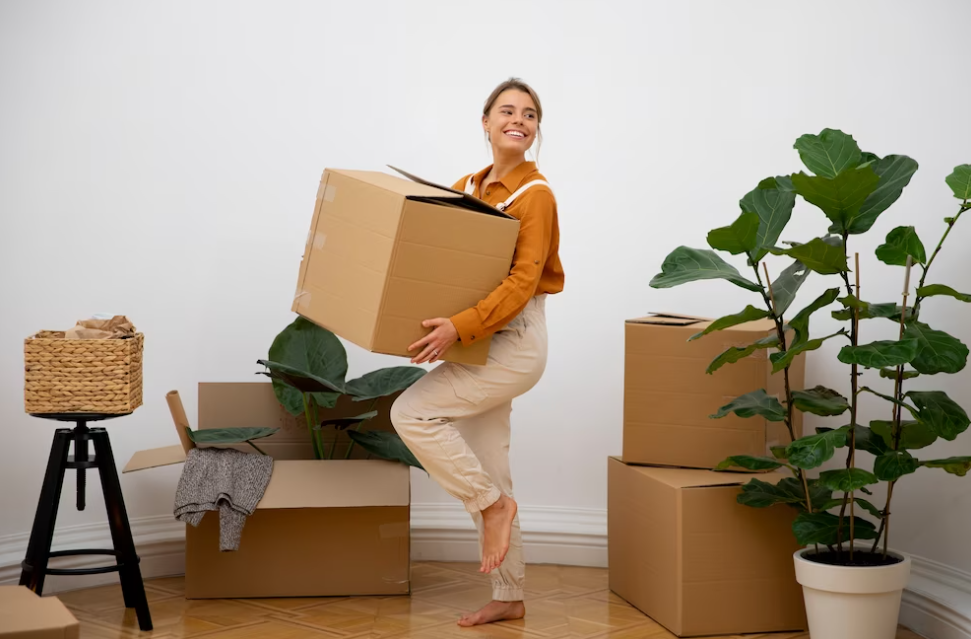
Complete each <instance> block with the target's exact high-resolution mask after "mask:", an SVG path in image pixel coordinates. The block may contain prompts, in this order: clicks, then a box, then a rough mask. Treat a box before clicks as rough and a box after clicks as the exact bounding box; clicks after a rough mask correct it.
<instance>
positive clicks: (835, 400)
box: [792, 386, 850, 417]
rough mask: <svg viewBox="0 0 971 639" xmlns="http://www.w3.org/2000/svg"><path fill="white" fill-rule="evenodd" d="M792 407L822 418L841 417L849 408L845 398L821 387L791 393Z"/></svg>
mask: <svg viewBox="0 0 971 639" xmlns="http://www.w3.org/2000/svg"><path fill="white" fill-rule="evenodd" d="M792 405H793V406H795V407H796V408H798V409H799V410H801V411H802V412H804V413H812V414H813V415H820V416H823V417H832V416H834V415H842V414H843V413H845V412H846V411H847V410H849V408H850V405H849V404H848V403H847V402H846V398H845V397H843V396H842V395H840V394H839V393H837V392H836V391H834V390H831V389H829V388H825V387H823V386H816V387H814V388H811V389H809V390H804V391H792Z"/></svg>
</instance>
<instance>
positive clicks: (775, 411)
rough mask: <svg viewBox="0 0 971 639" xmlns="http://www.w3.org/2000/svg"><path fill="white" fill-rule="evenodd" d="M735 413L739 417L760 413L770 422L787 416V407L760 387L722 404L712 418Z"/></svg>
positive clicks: (779, 420)
mask: <svg viewBox="0 0 971 639" xmlns="http://www.w3.org/2000/svg"><path fill="white" fill-rule="evenodd" d="M730 413H735V414H736V415H738V416H739V417H742V418H747V417H754V416H756V415H759V416H760V417H764V418H766V419H768V420H769V421H770V422H781V421H784V420H785V418H786V409H785V408H784V407H783V406H782V404H780V403H779V400H778V399H776V398H775V397H770V396H769V395H767V394H766V392H765V390H763V389H761V388H760V389H759V390H756V391H752V392H751V393H746V394H745V395H742V396H741V397H736V398H735V399H734V400H732V401H731V402H729V403H728V404H725V405H724V406H722V407H721V408H720V409H719V410H718V412H717V413H715V414H714V415H710V417H711V418H712V419H721V418H722V417H726V416H728V415H729V414H730Z"/></svg>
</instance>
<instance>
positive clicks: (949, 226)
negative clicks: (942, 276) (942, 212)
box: [914, 200, 971, 313]
mask: <svg viewBox="0 0 971 639" xmlns="http://www.w3.org/2000/svg"><path fill="white" fill-rule="evenodd" d="M967 210H971V205H969V204H968V201H967V200H964V202H963V203H962V204H961V210H959V211H958V213H957V215H955V216H954V218H953V219H951V221H950V222H948V223H947V230H945V231H944V235H942V236H941V241H940V242H938V243H937V247H936V248H935V249H934V252H933V253H931V258H930V259H929V260H927V265H926V266H925V267H924V273H923V274H922V275H921V276H920V283H919V284H918V285H917V288H923V287H924V281H925V280H926V279H927V271H929V270H930V269H931V265H932V264H933V263H934V260H935V259H937V254H938V253H940V252H941V248H942V247H943V246H944V240H946V239H947V236H948V235H950V233H951V229H953V228H954V225H955V224H957V221H958V220H959V219H961V215H962V214H963V213H964V212H965V211H967ZM921 301H923V300H922V298H920V297H917V299H916V300H915V301H914V312H915V313H916V312H917V311H918V310H920V303H921Z"/></svg>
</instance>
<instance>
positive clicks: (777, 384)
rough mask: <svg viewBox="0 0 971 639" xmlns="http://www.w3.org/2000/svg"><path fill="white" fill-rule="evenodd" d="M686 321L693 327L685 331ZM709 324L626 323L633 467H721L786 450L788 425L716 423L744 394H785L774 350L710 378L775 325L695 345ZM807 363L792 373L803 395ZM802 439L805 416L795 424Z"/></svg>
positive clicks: (628, 453) (628, 451) (627, 438)
mask: <svg viewBox="0 0 971 639" xmlns="http://www.w3.org/2000/svg"><path fill="white" fill-rule="evenodd" d="M685 322H687V324H685ZM709 324H710V322H709V321H705V320H699V319H692V318H679V317H674V316H670V315H665V316H660V317H651V318H642V319H640V320H630V321H628V322H627V323H626V338H625V340H626V355H625V369H624V434H623V459H624V461H625V462H627V463H635V464H657V465H664V466H676V467H691V468H709V469H710V468H714V467H715V465H717V464H718V463H719V462H721V461H722V460H724V459H725V458H726V457H729V456H731V455H765V454H767V453H768V452H769V450H768V449H769V447H770V446H774V445H782V444H787V443H788V442H789V435H788V431H787V430H786V427H785V425H784V424H783V423H781V422H778V423H776V422H768V421H767V420H765V419H763V418H760V417H753V418H749V419H743V418H741V417H737V416H735V415H729V416H727V417H724V418H722V419H718V420H713V419H710V418H709V415H712V414H714V413H716V412H717V411H718V409H719V408H721V407H722V406H724V405H725V404H727V403H728V402H730V401H732V400H733V399H734V398H736V397H738V396H739V395H744V394H745V393H749V392H751V391H753V390H756V389H759V388H765V389H766V391H767V392H769V393H778V394H779V396H780V397H781V396H783V395H784V392H783V390H784V384H783V375H782V373H779V374H776V375H772V374H771V364H770V362H769V360H768V351H766V350H761V351H757V352H756V353H754V354H753V355H751V356H750V357H747V358H745V359H742V360H740V361H738V362H736V363H735V364H728V365H725V366H723V367H722V368H720V369H719V370H717V371H715V373H713V374H712V375H708V374H707V373H706V372H705V370H706V369H707V367H708V365H709V364H710V363H711V361H712V360H713V359H715V358H716V357H717V356H718V355H719V354H721V353H722V352H723V351H725V350H726V349H728V348H730V347H733V346H734V347H740V346H746V345H748V344H751V343H752V342H754V341H756V340H759V339H761V338H762V337H765V336H767V335H769V334H770V333H771V332H772V331H774V325H773V324H772V323H771V322H770V321H768V320H765V321H758V322H751V323H748V324H743V325H741V326H737V327H734V328H732V329H726V330H722V331H717V332H714V333H710V334H709V335H706V336H705V337H703V338H701V339H699V340H696V341H693V342H688V338H689V337H691V336H692V335H694V334H695V333H698V332H700V331H702V330H704V328H705V327H706V326H708V325H709ZM804 367H805V358H804V357H803V356H800V357H797V358H796V361H795V363H794V364H793V367H792V371H791V379H792V383H793V388H797V389H798V388H802V382H803V375H804ZM794 422H795V424H794V426H795V428H796V432H797V436H798V435H799V434H800V433H801V432H802V415H801V414H800V413H798V412H797V413H796V416H795V419H794Z"/></svg>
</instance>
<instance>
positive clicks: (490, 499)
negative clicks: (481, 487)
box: [465, 486, 500, 513]
mask: <svg viewBox="0 0 971 639" xmlns="http://www.w3.org/2000/svg"><path fill="white" fill-rule="evenodd" d="M499 495H500V493H499V489H498V488H496V487H495V486H493V487H492V488H490V489H489V490H488V491H486V492H484V493H482V494H481V495H479V496H478V497H473V498H472V499H469V500H467V501H466V502H465V510H467V511H468V512H470V513H477V512H480V511H483V510H485V509H486V508H488V507H489V506H491V505H492V504H494V503H496V502H497V501H499Z"/></svg>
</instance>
